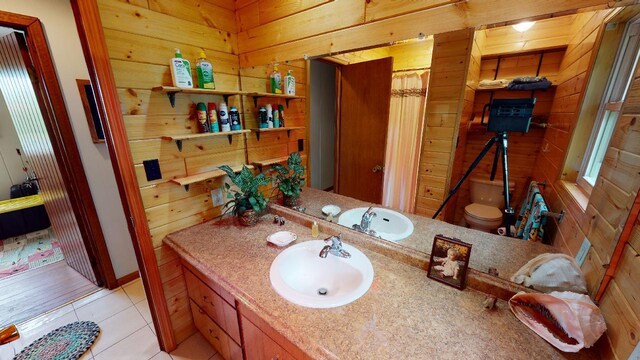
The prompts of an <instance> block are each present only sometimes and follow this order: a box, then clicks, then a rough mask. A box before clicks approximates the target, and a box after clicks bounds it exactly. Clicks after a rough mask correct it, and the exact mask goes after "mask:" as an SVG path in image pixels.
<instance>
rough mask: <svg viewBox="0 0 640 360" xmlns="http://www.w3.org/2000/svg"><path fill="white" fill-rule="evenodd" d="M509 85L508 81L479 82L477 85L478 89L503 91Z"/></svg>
mask: <svg viewBox="0 0 640 360" xmlns="http://www.w3.org/2000/svg"><path fill="white" fill-rule="evenodd" d="M507 85H509V80H506V79H498V80H480V82H479V83H478V89H504V88H506V87H507Z"/></svg>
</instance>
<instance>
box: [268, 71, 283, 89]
mask: <svg viewBox="0 0 640 360" xmlns="http://www.w3.org/2000/svg"><path fill="white" fill-rule="evenodd" d="M271 92H272V93H274V94H282V75H280V72H279V71H278V65H274V66H273V72H272V73H271Z"/></svg>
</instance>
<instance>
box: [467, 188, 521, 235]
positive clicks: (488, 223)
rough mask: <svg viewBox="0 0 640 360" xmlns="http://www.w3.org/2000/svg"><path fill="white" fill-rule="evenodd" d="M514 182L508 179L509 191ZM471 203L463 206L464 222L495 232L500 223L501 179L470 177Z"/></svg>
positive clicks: (476, 227)
mask: <svg viewBox="0 0 640 360" xmlns="http://www.w3.org/2000/svg"><path fill="white" fill-rule="evenodd" d="M514 188H515V183H514V182H512V181H509V193H511V192H513V189H514ZM470 195H471V204H469V205H467V206H465V208H464V220H465V223H466V224H467V225H468V226H469V227H470V228H472V229H476V230H480V231H484V232H495V230H496V229H497V228H498V227H500V225H502V215H503V213H502V208H503V207H504V196H503V195H502V180H500V179H495V180H493V181H491V180H488V179H480V178H471V190H470Z"/></svg>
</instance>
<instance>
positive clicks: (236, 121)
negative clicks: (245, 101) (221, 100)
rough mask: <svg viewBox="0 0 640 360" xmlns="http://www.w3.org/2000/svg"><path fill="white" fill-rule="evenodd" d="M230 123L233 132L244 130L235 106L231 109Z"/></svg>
mask: <svg viewBox="0 0 640 360" xmlns="http://www.w3.org/2000/svg"><path fill="white" fill-rule="evenodd" d="M229 122H231V131H236V130H242V125H241V124H240V113H239V112H238V109H236V107H235V106H232V107H231V109H229Z"/></svg>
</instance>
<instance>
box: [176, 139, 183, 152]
mask: <svg viewBox="0 0 640 360" xmlns="http://www.w3.org/2000/svg"><path fill="white" fill-rule="evenodd" d="M176 146H177V147H178V151H180V152H182V140H176Z"/></svg>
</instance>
